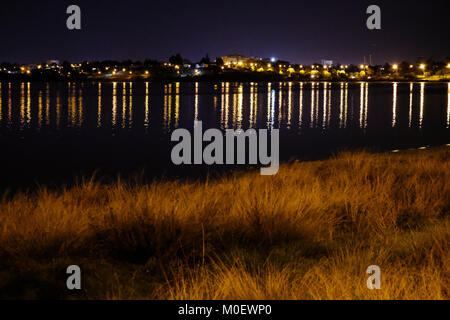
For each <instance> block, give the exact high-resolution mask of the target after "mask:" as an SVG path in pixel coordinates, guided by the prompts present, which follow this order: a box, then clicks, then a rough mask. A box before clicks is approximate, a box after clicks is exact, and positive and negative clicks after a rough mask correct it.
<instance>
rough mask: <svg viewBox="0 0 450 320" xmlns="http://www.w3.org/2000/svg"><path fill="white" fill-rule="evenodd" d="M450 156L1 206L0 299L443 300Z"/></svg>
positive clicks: (326, 164)
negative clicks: (76, 286)
mask: <svg viewBox="0 0 450 320" xmlns="http://www.w3.org/2000/svg"><path fill="white" fill-rule="evenodd" d="M449 158H450V148H448V147H442V148H436V149H431V150H417V151H407V152H401V153H386V154H368V153H364V152H360V153H344V154H341V155H339V156H338V157H336V158H332V159H329V160H325V161H314V162H303V163H292V164H286V165H283V166H281V167H280V170H279V173H278V174H277V175H275V176H260V175H259V171H255V172H250V173H247V174H242V173H240V174H235V175H229V176H224V177H223V178H221V179H215V180H213V181H201V182H176V181H175V182H174V181H164V182H155V183H152V184H148V185H144V184H137V183H124V182H121V181H117V183H115V184H112V185H103V184H100V183H97V182H95V181H93V180H91V181H85V182H82V183H80V184H79V185H78V186H76V187H73V188H70V189H64V190H60V191H58V192H55V191H49V190H47V189H45V188H41V189H40V190H39V191H36V192H33V193H28V194H24V193H22V194H17V195H14V196H13V197H12V198H11V197H8V196H6V195H5V196H4V197H3V199H2V200H1V202H0V298H28V299H33V298H61V299H77V298H83V299H105V298H106V299H449V298H450V292H449V290H450V283H449V279H450V270H449V261H450V250H449V249H450V218H449V208H450V188H449V184H448V181H449V179H450V170H449ZM71 264H77V265H79V266H80V267H81V269H82V279H83V282H82V285H83V290H81V291H79V292H72V291H69V290H67V289H65V283H66V274H65V269H66V267H67V266H68V265H71ZM369 265H378V266H380V268H381V272H382V282H381V289H380V290H368V289H367V287H366V279H367V277H368V275H367V274H366V273H365V271H366V268H367V267H368V266H369Z"/></svg>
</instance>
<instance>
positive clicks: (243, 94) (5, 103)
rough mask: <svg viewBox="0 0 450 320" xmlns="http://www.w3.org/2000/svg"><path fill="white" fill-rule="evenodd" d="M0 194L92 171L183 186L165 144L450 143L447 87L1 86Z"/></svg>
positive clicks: (306, 154)
mask: <svg viewBox="0 0 450 320" xmlns="http://www.w3.org/2000/svg"><path fill="white" fill-rule="evenodd" d="M0 86H1V88H0V92H1V97H0V147H1V150H2V161H1V166H0V175H1V180H2V182H1V185H2V186H3V187H5V186H15V185H20V186H22V185H24V184H25V185H28V184H29V183H30V182H33V181H37V182H40V181H59V180H70V179H71V178H72V177H73V176H74V175H76V174H79V173H86V174H90V173H91V172H92V171H93V170H95V169H100V172H102V173H106V174H113V175H114V174H116V173H118V172H121V173H122V174H127V173H131V172H135V171H137V170H139V169H142V168H145V169H146V172H147V174H149V175H156V176H160V175H167V176H171V175H174V176H184V175H189V174H190V173H192V172H193V171H195V170H197V171H202V170H205V168H203V167H201V166H200V167H198V166H197V167H196V168H192V167H186V166H185V167H175V166H173V165H171V164H170V150H171V148H172V147H173V145H174V143H172V142H170V134H171V132H172V131H173V130H174V129H176V128H187V129H189V130H192V128H193V123H194V120H201V121H203V128H204V130H205V129H207V128H220V129H226V128H242V129H247V128H278V129H280V152H281V160H282V161H283V160H289V159H291V158H301V159H311V158H317V157H322V156H327V155H329V154H331V153H335V152H337V151H339V150H344V149H360V148H367V149H370V150H379V151H381V150H393V149H405V148H418V147H422V146H428V145H430V146H432V145H442V144H446V143H449V142H450V141H449V140H450V139H449V137H450V135H449V133H450V130H449V126H450V84H449V83H433V84H431V83H417V82H416V83H365V82H361V83H344V82H343V83H324V82H320V83H318V82H315V83H314V82H282V83H279V82H272V83H229V82H226V83H184V82H183V83H176V82H174V83H170V84H159V83H158V84H155V83H146V82H117V83H87V82H86V83H75V82H72V83H36V82H24V83H8V82H1V83H0Z"/></svg>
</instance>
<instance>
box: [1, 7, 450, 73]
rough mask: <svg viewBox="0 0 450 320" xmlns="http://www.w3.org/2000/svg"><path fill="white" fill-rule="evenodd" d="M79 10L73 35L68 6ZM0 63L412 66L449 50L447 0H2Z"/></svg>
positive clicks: (437, 57) (449, 33)
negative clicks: (368, 62) (174, 60)
mask: <svg viewBox="0 0 450 320" xmlns="http://www.w3.org/2000/svg"><path fill="white" fill-rule="evenodd" d="M71 4H77V5H79V6H80V8H81V16H82V19H81V25H82V29H81V30H79V31H70V30H68V29H67V28H66V19H67V17H68V15H67V14H66V8H67V7H68V6H69V5H71ZM370 4H377V5H379V6H380V7H381V16H382V24H381V27H382V30H375V31H371V30H368V29H367V28H366V19H367V17H368V15H367V14H366V8H367V6H368V5H370ZM0 6H1V11H0V62H5V61H8V62H19V63H37V62H42V61H45V60H48V59H58V60H61V61H62V60H69V61H71V62H79V61H84V60H91V61H92V60H105V59H114V60H125V59H132V60H144V59H146V58H153V59H159V60H167V59H168V57H169V56H170V55H172V54H176V53H181V55H182V56H183V57H186V58H188V59H190V60H192V61H198V60H200V58H201V57H202V56H204V55H205V54H206V53H208V54H209V56H210V57H211V58H215V57H217V56H222V55H226V54H229V53H240V54H244V55H251V56H255V57H271V56H275V57H277V58H279V59H283V60H288V61H291V62H293V63H299V64H309V63H313V62H320V60H321V59H331V60H334V62H340V63H347V64H349V63H354V64H359V63H361V62H363V57H364V56H366V57H367V59H368V56H369V54H372V61H373V63H374V64H381V63H384V62H390V63H393V62H401V61H402V60H409V61H411V62H415V61H416V58H417V57H426V58H428V57H432V58H435V59H444V58H446V57H448V56H450V41H449V38H450V37H449V36H450V22H449V19H448V14H449V13H448V0H428V1H405V0H400V1H399V0H396V1H393V0H390V1H365V0H360V1H349V0H347V1H346V0H342V1H337V0H318V1H302V0H295V1H294V0H291V1H285V0H277V1H263V0H258V1H253V0H239V1H234V0H229V1H226V0H223V1H213V0H209V1H203V0H195V1H187V0H184V1H178V0H165V1H160V0H146V1H137V0H126V1H111V0H101V1H79V0H75V1H61V0H60V1H21V0H15V1H7V3H6V1H2V4H1V5H0Z"/></svg>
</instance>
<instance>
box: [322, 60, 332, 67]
mask: <svg viewBox="0 0 450 320" xmlns="http://www.w3.org/2000/svg"><path fill="white" fill-rule="evenodd" d="M332 65H333V60H322V66H328V67H331V66H332Z"/></svg>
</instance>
